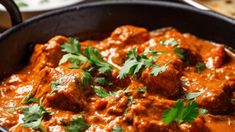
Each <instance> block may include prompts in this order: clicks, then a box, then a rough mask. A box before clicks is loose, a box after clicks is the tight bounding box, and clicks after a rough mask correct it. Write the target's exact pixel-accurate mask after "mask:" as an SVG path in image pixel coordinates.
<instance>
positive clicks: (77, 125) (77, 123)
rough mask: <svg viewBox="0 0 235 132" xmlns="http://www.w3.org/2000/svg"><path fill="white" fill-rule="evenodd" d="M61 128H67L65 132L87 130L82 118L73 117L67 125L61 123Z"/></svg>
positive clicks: (87, 126)
mask: <svg viewBox="0 0 235 132" xmlns="http://www.w3.org/2000/svg"><path fill="white" fill-rule="evenodd" d="M61 124H62V125H63V126H67V128H66V130H65V131H66V132H85V131H86V129H87V128H89V124H88V123H87V122H86V121H85V119H84V118H83V117H75V118H73V119H72V120H71V121H70V122H69V123H65V122H61Z"/></svg>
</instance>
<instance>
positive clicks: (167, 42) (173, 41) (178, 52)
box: [160, 38, 186, 60]
mask: <svg viewBox="0 0 235 132" xmlns="http://www.w3.org/2000/svg"><path fill="white" fill-rule="evenodd" d="M160 44H161V45H163V46H172V47H173V49H174V53H175V54H176V55H177V56H178V57H179V58H180V59H181V60H185V59H186V55H185V52H184V50H183V49H181V48H178V46H179V42H178V41H177V40H176V39H174V38H168V39H166V40H163V41H160Z"/></svg>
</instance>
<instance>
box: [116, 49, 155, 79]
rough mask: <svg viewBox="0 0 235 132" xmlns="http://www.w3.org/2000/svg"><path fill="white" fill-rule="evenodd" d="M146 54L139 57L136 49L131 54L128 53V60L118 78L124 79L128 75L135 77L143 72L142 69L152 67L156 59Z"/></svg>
mask: <svg viewBox="0 0 235 132" xmlns="http://www.w3.org/2000/svg"><path fill="white" fill-rule="evenodd" d="M146 54H147V53H143V54H140V55H137V49H136V48H133V50H132V51H131V52H129V53H127V60H126V61H125V63H124V65H123V67H122V68H121V71H120V73H119V75H118V78H119V79H122V78H124V77H125V76H126V75H128V74H129V75H132V76H133V75H135V74H137V73H139V72H141V70H142V68H144V67H149V66H151V65H152V64H153V62H154V58H148V57H147V55H146Z"/></svg>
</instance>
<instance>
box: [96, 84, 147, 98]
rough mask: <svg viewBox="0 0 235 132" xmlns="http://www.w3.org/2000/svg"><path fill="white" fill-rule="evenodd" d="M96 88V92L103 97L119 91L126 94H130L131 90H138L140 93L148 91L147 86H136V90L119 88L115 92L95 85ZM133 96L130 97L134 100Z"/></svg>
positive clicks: (113, 94)
mask: <svg viewBox="0 0 235 132" xmlns="http://www.w3.org/2000/svg"><path fill="white" fill-rule="evenodd" d="M94 89H95V93H96V95H97V96H99V97H101V98H106V97H108V96H116V95H117V94H119V93H125V94H128V93H130V92H133V91H137V92H139V93H145V92H147V87H144V88H136V89H134V90H127V89H125V90H122V89H121V90H118V91H113V92H107V91H106V90H105V89H104V88H103V87H100V86H95V87H94ZM131 98H132V97H130V98H129V99H130V100H133V99H131Z"/></svg>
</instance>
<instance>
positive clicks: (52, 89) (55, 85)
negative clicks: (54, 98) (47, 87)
mask: <svg viewBox="0 0 235 132" xmlns="http://www.w3.org/2000/svg"><path fill="white" fill-rule="evenodd" d="M61 84H62V82H61V81H60V80H57V81H53V82H51V93H54V92H56V91H57V86H59V85H61Z"/></svg>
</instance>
